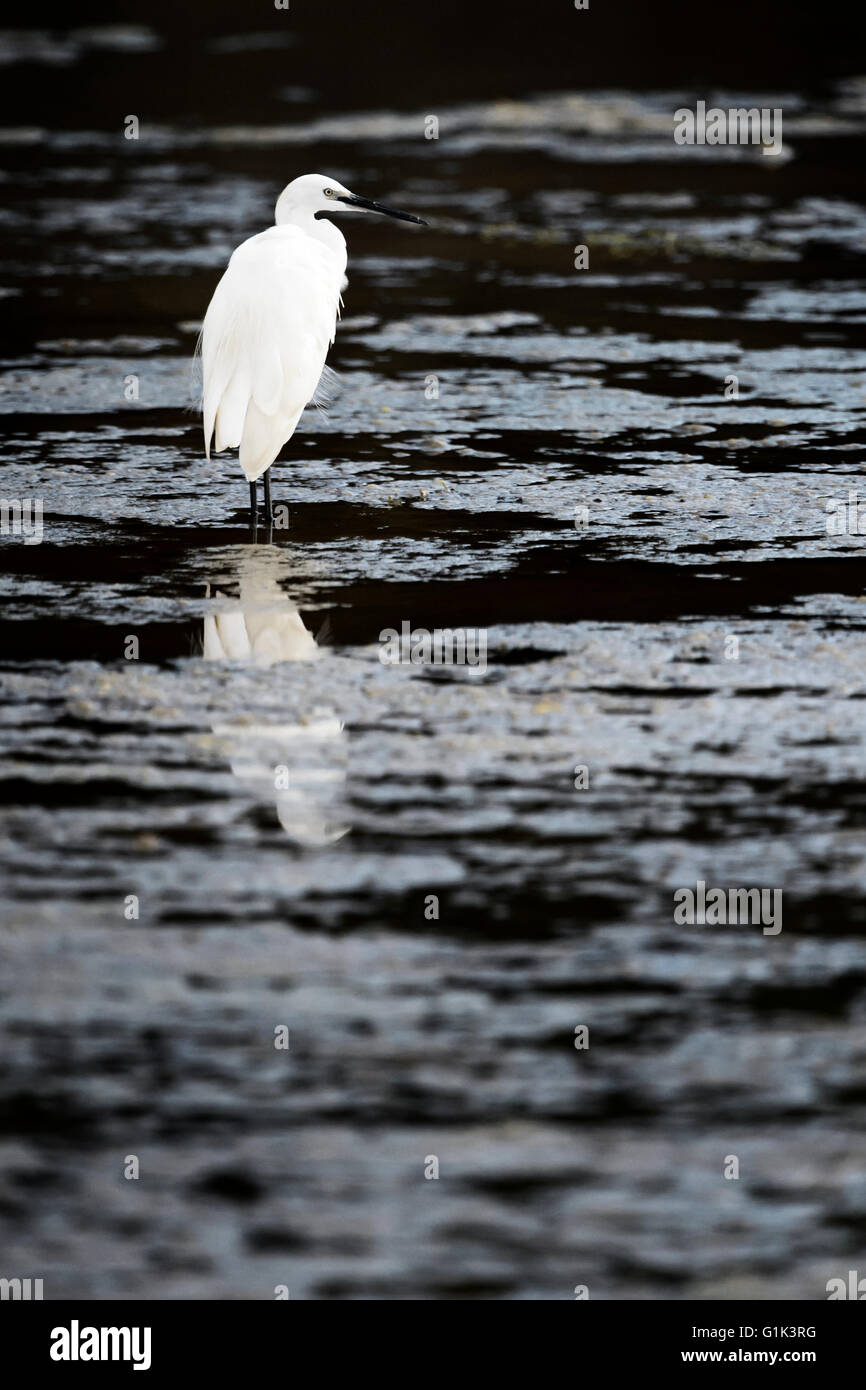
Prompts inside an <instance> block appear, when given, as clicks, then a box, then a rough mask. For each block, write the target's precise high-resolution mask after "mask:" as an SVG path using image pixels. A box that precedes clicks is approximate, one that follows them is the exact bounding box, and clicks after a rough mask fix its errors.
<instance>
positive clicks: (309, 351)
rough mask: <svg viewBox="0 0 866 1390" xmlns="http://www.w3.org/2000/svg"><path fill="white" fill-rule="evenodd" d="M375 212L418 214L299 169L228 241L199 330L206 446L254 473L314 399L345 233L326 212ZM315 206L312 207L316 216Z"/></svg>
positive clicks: (331, 328)
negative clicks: (258, 222)
mask: <svg viewBox="0 0 866 1390" xmlns="http://www.w3.org/2000/svg"><path fill="white" fill-rule="evenodd" d="M351 209H355V210H358V211H370V212H382V213H386V214H387V215H389V216H391V217H398V218H400V219H401V220H404V221H409V222H420V221H421V219H420V218H417V217H413V216H411V214H409V213H400V212H397V211H395V210H394V209H392V208H386V207H383V206H382V205H380V204H378V203H372V202H370V201H369V200H368V199H366V198H360V197H358V196H357V195H356V194H354V193H350V192H349V190H348V189H347V188H344V187H343V185H342V184H341V183H337V182H336V180H334V179H329V178H326V177H325V176H324V175H323V174H304V175H302V177H301V178H298V179H295V180H294V181H293V182H292V183H290V184H289V185H288V187H287V188H285V189H284V190H283V192H282V194H281V195H280V198H279V201H278V202H277V206H276V215H275V222H276V225H275V226H273V227H270V228H269V229H268V230H267V231H266V232H261V233H259V235H258V236H253V237H250V239H249V240H248V241H245V242H244V243H243V244H242V245H241V246H239V247H238V249H237V250H236V251H235V253H234V255H233V256H232V258H231V260H230V261H229V264H228V269H227V270H226V272H225V274H224V275H223V277H222V279H221V280H220V282H219V284H218V285H217V287H216V290H215V291H214V295H213V298H212V299H211V302H210V304H209V306H208V311H207V314H206V315H205V320H204V325H203V328H202V334H201V354H202V376H203V395H202V406H203V412H204V439H205V453H206V454H207V457H208V458H210V450H211V442H212V441H213V448H214V449H215V450H216V451H217V452H219V451H220V450H221V449H235V448H238V449H239V450H240V464H241V468H242V469H243V471H244V473H245V474H246V477H247V478H248V480H249V481H250V482H251V483H255V480H256V479H257V478H260V477H261V475H262V474H263V473H265V472H266V471H267V469H268V468H269V467H270V466H271V464H272V463H273V461H274V459H275V458H276V457H277V454H278V453H279V452H280V449H281V448H282V447H283V445H284V444H285V443H286V441H287V440H288V439H290V438H291V436H292V434H293V433H294V430H295V426H296V425H297V423H298V420H299V419H300V417H301V414H302V412H303V410H304V407H305V406H306V405H307V404H308V403H309V402H310V401H311V400H312V399H313V397H314V395H315V393H316V388H317V386H318V384H319V380H320V378H321V376H322V372H323V370H324V368H325V358H326V357H327V354H328V348H329V347H330V345H331V343H332V342H333V341H334V336H335V333H336V326H337V319H338V318H339V314H340V307H341V302H342V301H341V298H340V296H341V293H342V291H343V289H344V288H345V286H346V284H347V281H346V274H345V272H346V242H345V238H344V237H343V234H342V232H340V231H339V229H338V228H337V227H336V226H334V224H333V223H332V222H331V221H329V220H328V214H331V213H335V212H346V211H348V210H351ZM317 214H319V215H318V216H317Z"/></svg>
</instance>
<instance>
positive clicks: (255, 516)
mask: <svg viewBox="0 0 866 1390" xmlns="http://www.w3.org/2000/svg"><path fill="white" fill-rule="evenodd" d="M258 529H259V499H258V496H257V494H256V485H255V483H250V539H251V540H252V543H253V545H255V543H256V536H257V534H258Z"/></svg>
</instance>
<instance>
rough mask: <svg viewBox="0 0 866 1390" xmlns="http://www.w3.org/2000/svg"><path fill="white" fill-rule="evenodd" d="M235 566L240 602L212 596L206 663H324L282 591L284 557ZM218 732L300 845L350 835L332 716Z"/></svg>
mask: <svg viewBox="0 0 866 1390" xmlns="http://www.w3.org/2000/svg"><path fill="white" fill-rule="evenodd" d="M235 563H236V566H237V583H238V590H239V598H238V599H234V600H233V599H230V598H228V597H227V596H226V595H225V594H224V593H223V592H221V590H219V589H215V591H214V593H213V595H212V597H213V598H214V599H215V600H217V601H218V605H219V606H215V607H214V608H213V611H211V612H210V613H208V614H207V616H206V617H205V620H204V648H203V656H204V659H205V661H226V662H240V663H244V664H245V665H252V666H258V667H273V666H277V665H278V664H279V663H281V662H289V661H293V662H294V661H306V662H315V661H319V660H321V659H322V657H323V655H324V653H323V651H322V647H321V645H320V641H317V640H316V638H315V637H314V636H313V634H312V633H311V632H310V631H309V630H308V629H307V628H306V627H305V626H304V624H303V622H302V620H301V615H300V613H299V612H298V608H297V605H296V604H295V603H294V602H293V601H292V599H291V598H290V597H289V596H288V594H286V593H285V592H284V591H283V589H282V588H281V586H280V583H279V579H280V577H281V574H284V573H285V571H286V569H287V565H286V561H285V559H284V556H283V553H282V552H281V551H280V550H277V549H276V548H275V547H271V546H248V547H244V549H243V550H242V551H241V552H239V554H238V557H237V559H236V562H235ZM208 596H209V597H210V596H211V595H210V593H209V595H208ZM319 638H320V640H321V638H322V633H321V632H320V634H319ZM247 698H248V696H247V692H246V691H245V694H244V699H245V701H246V700H247ZM251 714H252V712H251ZM213 732H214V733H215V734H216V735H217V737H218V738H220V739H221V740H223V741H224V742H225V744H226V747H227V756H228V757H229V759H230V762H231V769H232V772H233V773H234V775H235V776H236V777H237V779H238V781H240V782H241V783H243V785H244V786H245V787H246V788H247V789H248V790H249V791H250V792H252V793H253V794H254V795H255V796H257V797H259V798H261V799H262V800H274V801H275V802H276V810H277V816H278V817H279V821H280V824H281V825H282V827H283V829H284V830H285V832H286V834H287V835H288V836H289V838H290V839H291V840H292V841H294V843H295V844H297V845H302V846H304V847H306V848H320V847H322V846H325V845H330V844H333V843H334V842H335V841H337V840H340V839H342V837H343V836H344V835H347V834H348V832H349V829H350V827H349V826H348V825H347V824H346V823H345V812H344V800H345V783H346V767H347V761H348V758H347V736H346V733H345V730H344V728H343V721H342V720H341V719H339V718H338V717H337V716H336V715H335V714H334V713H333V711H331V710H329V709H324V708H318V707H316V708H313V709H311V710H310V713H309V715H303V716H300V717H299V718H298V719H297V722H294V723H293V722H286V723H282V722H281V723H272V722H257V721H256V719H255V716H254V714H253V715H252V717H251V715H250V714H247V715H245V717H244V719H243V720H240V719H239V720H237V721H236V722H231V723H219V724H215V725H213Z"/></svg>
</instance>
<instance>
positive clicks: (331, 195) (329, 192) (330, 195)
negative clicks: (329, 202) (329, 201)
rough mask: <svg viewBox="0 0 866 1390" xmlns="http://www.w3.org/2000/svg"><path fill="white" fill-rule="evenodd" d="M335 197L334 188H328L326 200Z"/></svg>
mask: <svg viewBox="0 0 866 1390" xmlns="http://www.w3.org/2000/svg"><path fill="white" fill-rule="evenodd" d="M333 196H334V190H333V188H326V189H325V197H326V198H333Z"/></svg>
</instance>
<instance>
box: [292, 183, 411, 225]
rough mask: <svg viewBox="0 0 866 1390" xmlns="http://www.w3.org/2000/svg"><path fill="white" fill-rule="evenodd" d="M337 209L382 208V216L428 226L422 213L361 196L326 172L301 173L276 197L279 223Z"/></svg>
mask: <svg viewBox="0 0 866 1390" xmlns="http://www.w3.org/2000/svg"><path fill="white" fill-rule="evenodd" d="M339 212H381V213H382V214H383V215H384V216H385V217H396V218H398V219H399V221H401V222H417V223H418V224H419V225H420V226H422V227H426V226H427V223H426V222H425V221H424V219H423V217H415V216H413V214H412V213H411V212H399V211H398V209H397V208H389V207H386V206H385V205H384V203H374V202H372V201H371V200H370V199H369V198H361V197H359V196H358V194H357V193H352V192H350V190H349V189H348V188H345V187H344V186H343V184H341V183H338V182H337V180H336V179H329V178H328V177H327V175H325V174H302V175H301V177H300V178H299V179H293V180H292V182H291V183H290V184H289V185H288V187H287V188H284V189H283V191H282V193H281V194H280V196H279V199H278V201H277V209H276V222H277V226H278V227H279V226H282V225H283V224H284V223H286V222H299V221H303V220H304V219H305V218H307V217H333V216H334V214H335V213H339Z"/></svg>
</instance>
